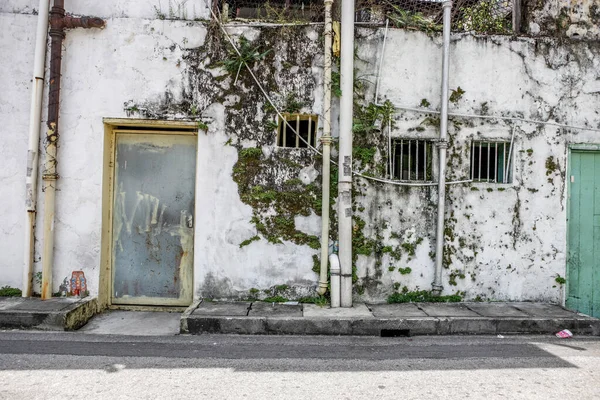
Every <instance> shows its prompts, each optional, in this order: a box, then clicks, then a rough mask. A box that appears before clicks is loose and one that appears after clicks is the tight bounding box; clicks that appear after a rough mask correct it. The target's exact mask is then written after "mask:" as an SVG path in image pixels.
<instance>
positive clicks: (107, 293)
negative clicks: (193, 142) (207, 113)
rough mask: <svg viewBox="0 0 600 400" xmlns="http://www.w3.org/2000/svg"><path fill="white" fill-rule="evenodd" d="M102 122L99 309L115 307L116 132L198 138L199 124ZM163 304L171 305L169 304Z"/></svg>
mask: <svg viewBox="0 0 600 400" xmlns="http://www.w3.org/2000/svg"><path fill="white" fill-rule="evenodd" d="M103 122H104V152H103V161H102V239H101V249H100V276H99V282H98V307H99V308H100V309H104V308H107V307H110V306H112V300H111V299H112V295H111V293H112V269H113V265H112V263H113V257H112V233H113V232H112V229H113V227H112V225H113V224H112V213H113V196H114V178H115V155H116V135H117V131H119V132H123V131H127V133H140V134H149V133H150V134H162V135H164V134H176V135H194V136H197V135H198V123H197V122H194V121H159V120H147V119H130V118H104V119H103ZM197 165H198V164H197V163H196V166H197ZM196 168H197V167H196ZM191 274H192V276H191V277H190V279H191V280H192V282H193V268H192V271H191ZM192 286H193V284H192ZM156 305H160V304H156ZM164 305H165V306H168V305H167V304H164Z"/></svg>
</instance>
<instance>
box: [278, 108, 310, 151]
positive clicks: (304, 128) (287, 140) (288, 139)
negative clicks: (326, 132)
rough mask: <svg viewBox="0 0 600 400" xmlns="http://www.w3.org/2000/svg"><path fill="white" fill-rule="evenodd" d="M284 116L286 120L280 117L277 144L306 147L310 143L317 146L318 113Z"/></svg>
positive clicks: (280, 145)
mask: <svg viewBox="0 0 600 400" xmlns="http://www.w3.org/2000/svg"><path fill="white" fill-rule="evenodd" d="M284 118H285V120H282V119H281V118H280V119H279V128H278V130H277V146H279V147H293V148H306V147H308V146H307V143H308V144H310V145H311V146H312V147H315V143H316V136H317V119H318V117H317V116H316V115H305V114H286V115H284ZM294 131H295V132H294ZM296 132H297V133H298V134H296ZM300 138H302V139H304V140H301V139H300Z"/></svg>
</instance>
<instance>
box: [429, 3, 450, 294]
mask: <svg viewBox="0 0 600 400" xmlns="http://www.w3.org/2000/svg"><path fill="white" fill-rule="evenodd" d="M442 7H443V8H444V33H443V41H444V46H443V56H442V98H441V115H440V140H439V142H438V149H439V163H440V165H439V169H438V171H439V176H438V211H437V233H436V249H435V274H434V280H433V284H432V291H433V293H434V294H437V295H439V294H441V293H442V290H443V289H444V287H443V285H442V268H443V260H444V223H445V222H444V217H445V209H446V149H447V147H448V141H447V136H448V75H449V69H450V22H451V21H450V16H451V12H452V2H451V1H445V2H444V3H443V5H442Z"/></svg>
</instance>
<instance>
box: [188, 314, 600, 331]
mask: <svg viewBox="0 0 600 400" xmlns="http://www.w3.org/2000/svg"><path fill="white" fill-rule="evenodd" d="M187 326H188V331H187V333H190V334H193V335H200V334H205V333H225V334H245V335H356V336H381V335H392V336H393V335H398V336H404V335H410V336H417V335H496V334H554V333H556V332H558V331H560V330H562V329H569V330H571V331H572V332H573V334H575V335H600V320H594V319H590V318H586V319H544V318H485V317H480V318H469V317H465V318H462V317H440V318H436V317H424V318H397V319H391V318H364V319H361V318H336V319H326V318H306V317H299V318H295V317H278V318H269V317H254V318H253V317H243V316H237V317H224V316H201V317H200V316H195V315H191V316H189V317H188V318H187Z"/></svg>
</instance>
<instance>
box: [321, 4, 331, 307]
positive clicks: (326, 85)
mask: <svg viewBox="0 0 600 400" xmlns="http://www.w3.org/2000/svg"><path fill="white" fill-rule="evenodd" d="M332 4H333V0H325V32H324V36H325V46H324V47H325V49H324V59H323V64H324V65H323V136H321V143H322V144H323V197H322V202H321V204H322V207H321V271H320V276H319V288H318V289H317V292H318V293H319V294H320V295H324V294H325V292H327V260H328V255H329V183H330V180H331V176H330V154H331V45H332V35H333V29H332V22H331V5H332ZM332 297H333V296H332ZM331 301H332V305H333V299H332V300H331Z"/></svg>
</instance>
